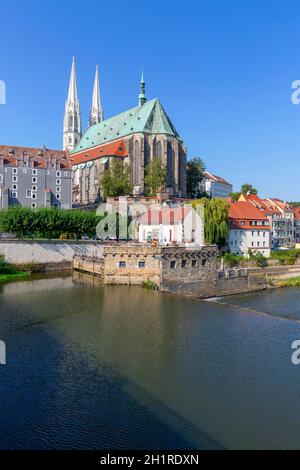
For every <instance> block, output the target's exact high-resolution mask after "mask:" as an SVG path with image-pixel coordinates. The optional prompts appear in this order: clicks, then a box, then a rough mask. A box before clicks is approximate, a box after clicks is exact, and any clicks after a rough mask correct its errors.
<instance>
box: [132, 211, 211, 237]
mask: <svg viewBox="0 0 300 470" xmlns="http://www.w3.org/2000/svg"><path fill="white" fill-rule="evenodd" d="M137 226H138V240H139V242H140V243H150V242H152V241H153V240H156V241H157V242H158V243H159V244H160V245H169V244H186V245H204V220H203V217H201V216H200V215H198V214H197V213H196V211H194V210H193V209H192V207H190V206H177V207H172V206H171V207H168V206H165V207H154V208H153V209H148V210H147V211H146V212H145V213H144V214H143V215H142V216H141V217H140V219H138V222H137Z"/></svg>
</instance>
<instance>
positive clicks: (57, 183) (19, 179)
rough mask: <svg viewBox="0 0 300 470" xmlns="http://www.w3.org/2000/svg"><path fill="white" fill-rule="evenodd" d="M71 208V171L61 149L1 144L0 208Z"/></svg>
mask: <svg viewBox="0 0 300 470" xmlns="http://www.w3.org/2000/svg"><path fill="white" fill-rule="evenodd" d="M11 205H21V206H24V207H29V208H32V209H35V208H38V207H57V208H62V209H71V207H72V171H71V168H70V163H69V160H68V158H67V155H66V153H65V152H64V151H62V150H50V149H47V148H46V147H42V148H35V147H17V146H9V145H0V209H5V208H6V207H8V206H11Z"/></svg>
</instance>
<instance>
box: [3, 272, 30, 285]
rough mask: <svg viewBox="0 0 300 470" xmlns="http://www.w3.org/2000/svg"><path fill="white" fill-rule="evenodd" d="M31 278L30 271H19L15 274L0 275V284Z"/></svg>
mask: <svg viewBox="0 0 300 470" xmlns="http://www.w3.org/2000/svg"><path fill="white" fill-rule="evenodd" d="M30 276H31V272H30V271H24V272H23V271H20V272H15V273H10V274H2V273H0V284H4V283H5V282H9V281H17V280H19V279H20V280H21V279H27V278H29V277H30Z"/></svg>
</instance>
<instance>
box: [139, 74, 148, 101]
mask: <svg viewBox="0 0 300 470" xmlns="http://www.w3.org/2000/svg"><path fill="white" fill-rule="evenodd" d="M146 101H147V98H146V85H145V81H144V71H143V69H142V77H141V82H140V94H139V106H143V105H144V104H145V103H146Z"/></svg>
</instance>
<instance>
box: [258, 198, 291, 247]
mask: <svg viewBox="0 0 300 470" xmlns="http://www.w3.org/2000/svg"><path fill="white" fill-rule="evenodd" d="M264 202H265V203H266V204H267V206H268V207H269V209H271V208H273V209H276V210H277V211H278V212H279V215H277V214H275V215H274V217H273V226H272V239H273V248H274V249H278V248H293V247H294V246H295V243H296V240H295V227H294V211H293V208H292V207H291V205H290V204H289V203H287V202H284V201H280V200H279V199H272V198H267V199H265V200H264Z"/></svg>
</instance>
